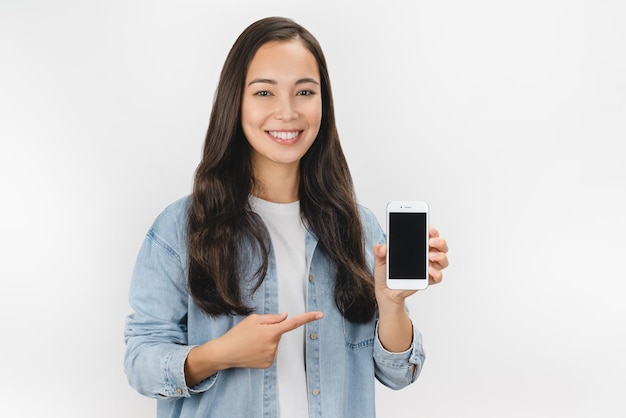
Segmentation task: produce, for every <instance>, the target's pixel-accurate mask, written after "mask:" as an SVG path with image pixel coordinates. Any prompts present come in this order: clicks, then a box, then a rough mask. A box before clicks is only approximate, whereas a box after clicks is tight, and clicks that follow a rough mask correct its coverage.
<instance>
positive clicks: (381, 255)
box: [374, 244, 387, 268]
mask: <svg viewBox="0 0 626 418" xmlns="http://www.w3.org/2000/svg"><path fill="white" fill-rule="evenodd" d="M386 257H387V246H386V245H385V244H377V245H375V246H374V267H375V268H379V267H384V266H385V265H386V264H387V258H386Z"/></svg>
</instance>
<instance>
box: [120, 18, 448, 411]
mask: <svg viewBox="0 0 626 418" xmlns="http://www.w3.org/2000/svg"><path fill="white" fill-rule="evenodd" d="M384 242H385V236H384V233H383V231H382V229H381V228H380V226H379V224H378V222H377V221H376V218H375V217H374V215H373V214H372V212H371V211H369V210H367V209H366V208H363V207H360V206H359V205H358V204H357V203H356V198H355V195H354V190H353V185H352V180H351V177H350V173H349V170H348V166H347V164H346V160H345V157H344V155H343V152H342V149H341V146H340V143H339V137H338V134H337V129H336V126H335V119H334V111H333V100H332V94H331V88H330V82H329V78H328V72H327V66H326V62H325V59H324V56H323V53H322V51H321V48H320V46H319V44H318V42H317V41H316V40H315V38H314V37H313V36H312V35H311V34H310V33H309V32H308V31H307V30H305V29H304V28H302V27H301V26H300V25H298V24H296V23H295V22H293V21H291V20H289V19H284V18H267V19H262V20H260V21H257V22H255V23H253V24H252V25H250V26H249V27H248V28H247V29H246V30H244V32H243V33H242V34H241V35H240V36H239V38H238V39H237V41H236V42H235V44H234V45H233V47H232V49H231V51H230V53H229V55H228V57H227V59H226V62H225V64H224V67H223V70H222V73H221V76H220V81H219V84H218V88H217V93H216V96H215V101H214V105H213V110H212V113H211V118H210V122H209V128H208V132H207V136H206V141H205V144H204V154H203V158H202V161H201V162H200V165H199V166H198V168H197V171H196V176H195V181H194V188H193V192H192V194H191V196H190V197H186V198H184V199H181V200H179V201H177V202H175V203H173V204H172V205H170V206H169V207H168V208H166V209H165V210H164V212H163V213H162V214H161V215H160V216H159V217H158V218H157V219H156V221H155V222H154V224H153V226H152V228H151V229H150V231H149V232H148V234H147V236H146V239H145V241H144V243H143V245H142V248H141V250H140V252H139V255H138V258H137V264H136V267H135V271H134V274H133V280H132V284H131V289H130V302H131V306H132V308H133V310H134V313H133V314H131V315H130V316H129V317H128V319H127V322H126V330H125V338H126V344H127V350H126V356H125V370H126V373H127V376H128V379H129V382H130V384H131V385H132V386H133V387H134V388H136V389H137V390H138V391H139V392H140V393H142V394H145V395H147V396H151V397H155V398H157V399H158V401H157V405H158V407H157V410H158V416H159V417H195V416H203V417H205V416H207V417H242V418H253V417H278V416H281V417H289V418H293V417H322V416H323V417H348V416H358V417H373V416H374V415H375V408H374V378H377V379H378V380H379V381H381V382H382V383H383V384H385V385H387V386H389V387H391V388H395V389H397V388H401V387H404V386H406V385H408V384H410V383H412V382H413V381H414V380H415V379H416V378H417V376H418V374H419V372H420V370H421V367H422V363H423V361H424V354H423V350H422V344H421V337H420V334H419V333H418V332H417V331H416V330H415V329H414V328H413V325H412V323H411V320H410V318H409V316H408V314H407V312H406V309H405V299H406V297H408V296H410V295H411V294H412V293H414V292H413V291H391V290H390V289H388V288H387V287H386V286H385V254H386V248H385V246H384ZM430 245H431V248H430V257H431V263H430V264H431V267H430V270H429V272H430V278H429V280H430V282H431V283H438V282H439V281H441V278H442V274H441V269H443V268H445V267H446V266H447V264H448V260H447V256H446V253H447V244H446V241H445V240H444V239H443V238H441V237H439V236H438V233H437V231H436V230H434V229H432V230H431V241H430Z"/></svg>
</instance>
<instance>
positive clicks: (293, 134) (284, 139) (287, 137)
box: [266, 131, 302, 143]
mask: <svg viewBox="0 0 626 418" xmlns="http://www.w3.org/2000/svg"><path fill="white" fill-rule="evenodd" d="M266 132H267V134H268V135H269V136H270V137H271V138H272V139H273V140H275V141H279V142H281V143H293V142H295V141H296V140H297V139H298V138H299V137H300V134H301V133H302V131H266Z"/></svg>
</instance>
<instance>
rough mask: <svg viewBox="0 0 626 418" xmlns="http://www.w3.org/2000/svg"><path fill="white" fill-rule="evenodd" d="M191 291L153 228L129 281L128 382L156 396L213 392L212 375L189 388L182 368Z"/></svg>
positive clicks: (175, 256)
mask: <svg viewBox="0 0 626 418" xmlns="http://www.w3.org/2000/svg"><path fill="white" fill-rule="evenodd" d="M188 300H189V296H188V292H187V289H186V280H185V271H184V268H183V262H182V260H181V257H180V255H179V253H178V252H177V251H175V250H174V248H173V247H172V246H171V245H169V244H168V243H167V242H166V241H165V240H164V239H162V238H161V237H160V236H159V235H158V234H157V232H155V229H154V227H153V229H151V230H150V231H149V232H148V234H147V236H146V238H145V240H144V242H143V244H142V246H141V249H140V251H139V254H138V257H137V262H136V265H135V269H134V272H133V277H132V280H131V286H130V292H129V302H130V305H131V308H132V310H133V313H132V314H131V315H129V316H128V317H127V318H126V326H125V330H124V339H125V342H126V352H125V356H124V370H125V373H126V375H127V378H128V382H129V384H130V385H131V386H132V387H133V388H135V389H136V390H137V391H138V392H139V393H141V394H144V395H146V396H149V397H153V398H180V397H189V396H191V394H193V393H197V392H202V391H205V390H207V389H208V388H210V387H211V386H212V385H213V383H214V381H215V380H216V378H217V375H213V376H211V377H210V378H208V379H206V380H205V381H203V382H200V383H199V384H197V385H195V386H194V387H193V388H191V389H190V388H188V387H187V385H186V383H185V373H184V366H185V360H186V358H187V354H188V353H189V350H191V348H193V346H189V345H187V310H188Z"/></svg>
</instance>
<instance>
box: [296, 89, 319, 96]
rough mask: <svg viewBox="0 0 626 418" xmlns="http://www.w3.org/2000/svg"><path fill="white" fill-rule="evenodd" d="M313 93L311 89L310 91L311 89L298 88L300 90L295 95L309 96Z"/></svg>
mask: <svg viewBox="0 0 626 418" xmlns="http://www.w3.org/2000/svg"><path fill="white" fill-rule="evenodd" d="M313 94H315V93H314V92H313V91H311V90H300V91H299V92H298V93H297V94H296V96H311V95H313Z"/></svg>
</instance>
